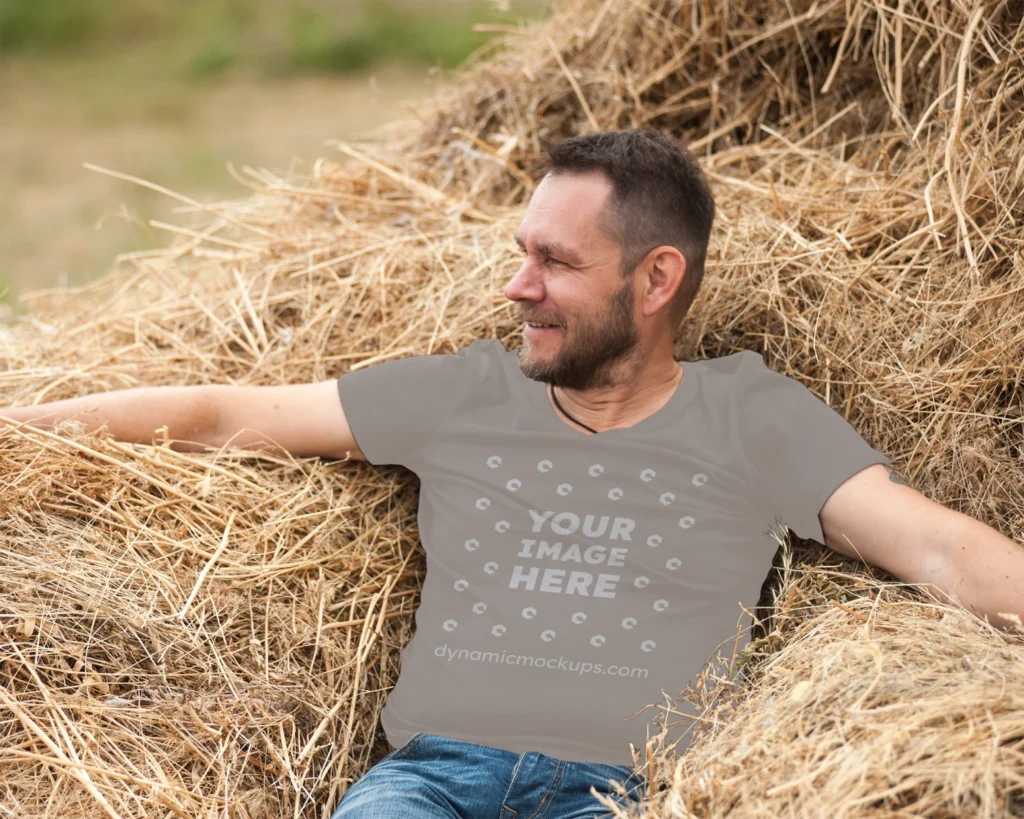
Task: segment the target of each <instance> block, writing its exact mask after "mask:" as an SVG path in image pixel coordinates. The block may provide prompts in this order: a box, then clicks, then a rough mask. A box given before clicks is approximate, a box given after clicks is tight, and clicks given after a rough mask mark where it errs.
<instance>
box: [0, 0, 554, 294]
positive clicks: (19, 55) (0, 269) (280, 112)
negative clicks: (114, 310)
mask: <svg viewBox="0 0 1024 819" xmlns="http://www.w3.org/2000/svg"><path fill="white" fill-rule="evenodd" d="M544 13H545V12H544V10H543V8H542V7H541V6H540V5H539V4H537V3H518V4H517V5H516V6H515V7H514V10H513V9H512V8H510V9H508V10H506V11H501V10H499V9H498V8H496V7H495V6H494V5H493V4H484V3H481V2H457V1H456V0H448V1H447V2H444V0H442V1H441V2H433V3H430V2H427V3H423V2H405V3H402V4H400V5H394V4H387V3H382V2H368V3H363V2H355V1H354V0H349V1H348V2H341V3H337V2H331V3H327V2H308V0H306V1H305V2H287V3H274V2H254V3H244V2H237V1H236V0H207V1H206V2H201V3H200V2H191V1H190V0H180V1H179V2H171V3H164V2H153V0H76V2H66V0H3V2H0V302H3V301H6V302H7V303H8V305H9V307H8V309H10V308H11V307H15V306H16V304H17V296H18V294H19V292H21V291H23V290H25V289H27V288H50V287H59V286H64V285H74V284H78V283H81V282H84V281H87V280H89V279H92V278H94V277H96V276H97V275H100V274H102V273H105V272H106V271H108V270H109V269H110V268H111V266H112V264H113V263H114V258H115V256H116V255H117V254H119V253H126V252H132V251H137V250H145V249H149V248H154V247H160V246H162V245H163V244H165V243H166V242H167V241H168V240H169V238H170V233H169V232H168V230H167V229H163V228H158V227H154V226H153V225H151V224H150V221H151V220H157V221H161V222H165V223H166V222H170V223H174V224H185V223H187V217H182V216H181V215H180V213H178V212H177V211H178V210H179V209H180V207H181V203H179V202H174V201H172V200H171V199H170V198H168V197H167V196H165V195H163V194H160V193H157V192H156V191H153V190H150V189H147V188H144V187H142V186H140V185H137V184H134V183H132V182H127V181H124V180H120V179H115V178H113V177H111V176H109V175H104V174H102V173H100V172H98V171H94V170H89V169H87V168H85V167H83V164H84V163H90V164H92V165H96V166H99V167H102V168H106V169H109V170H111V171H116V172H119V173H122V174H127V175H129V176H134V177H138V178H141V179H144V180H146V181H149V182H152V183H154V184H156V185H161V186H164V187H166V188H170V189H172V190H174V191H176V192H178V193H181V194H184V195H187V196H189V197H191V198H194V199H197V200H199V201H205V202H210V201H220V200H221V199H225V198H234V197H239V196H243V195H245V194H246V193H247V191H246V189H244V188H243V187H241V186H239V184H238V183H237V182H236V181H235V179H234V178H233V177H232V175H231V174H230V173H229V171H228V170H227V167H226V165H227V163H228V162H229V161H230V162H231V163H232V164H233V165H234V167H235V168H236V169H240V168H242V167H244V166H246V165H249V166H253V167H256V168H259V167H266V168H267V169H269V170H271V171H273V172H275V173H282V174H286V173H289V172H294V173H299V174H301V173H302V170H303V168H308V165H309V164H311V163H312V162H313V161H314V160H315V159H316V157H317V156H320V155H330V153H331V149H330V148H328V147H326V146H325V144H324V143H325V141H326V140H328V139H341V138H346V139H348V138H353V137H358V136H359V135H362V134H364V133H366V132H368V131H371V130H372V129H373V128H374V127H376V126H377V125H379V124H381V123H383V122H388V121H392V120H394V119H396V118H400V117H402V116H406V113H405V110H404V108H403V105H402V103H403V102H404V101H405V100H412V99H418V98H421V97H424V96H429V95H431V94H432V93H434V89H435V88H436V86H437V83H438V82H439V81H441V80H442V79H443V77H444V76H445V75H446V74H447V73H448V72H450V70H451V69H453V68H454V67H455V66H457V65H458V64H459V63H460V62H462V61H463V60H465V59H466V58H467V57H468V56H469V55H470V54H472V53H473V51H474V50H475V49H477V48H480V47H481V46H483V45H484V44H485V43H486V42H487V41H488V39H489V36H490V35H489V34H486V33H478V32H474V31H473V25H474V24H475V23H485V24H486V23H491V24H500V23H510V22H514V21H516V20H521V19H524V17H525V16H527V15H528V16H531V17H537V16H542V15H543V14H544Z"/></svg>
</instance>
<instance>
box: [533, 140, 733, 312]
mask: <svg viewBox="0 0 1024 819" xmlns="http://www.w3.org/2000/svg"><path fill="white" fill-rule="evenodd" d="M545 170H546V171H547V173H550V174H552V175H557V174H562V173H587V172H590V171H599V172H600V173H602V174H604V176H605V178H607V179H608V181H609V182H610V183H611V186H612V198H611V201H610V210H611V213H610V214H609V216H610V219H609V224H608V229H609V231H610V233H611V234H612V235H613V236H614V237H615V239H616V240H617V241H618V242H619V244H620V245H621V247H622V275H623V277H625V278H627V279H628V278H629V277H630V276H632V275H633V272H634V271H635V270H636V267H637V265H639V264H640V262H642V261H643V259H644V257H645V256H646V255H647V254H648V253H650V252H651V251H652V250H653V249H654V248H656V247H658V246H660V245H670V246H671V247H674V248H676V249H677V250H678V251H679V252H680V253H681V254H682V255H683V258H684V259H686V273H685V275H684V277H683V282H682V284H681V285H680V286H679V290H678V291H677V292H676V297H675V300H674V301H673V305H672V308H673V309H672V311H671V312H670V315H672V314H676V315H678V318H679V320H681V319H682V318H683V316H685V315H686V313H687V312H689V309H690V305H691V304H692V303H693V300H694V299H695V298H696V296H697V291H698V290H699V289H700V284H701V281H702V280H703V279H704V261H705V259H706V257H707V249H708V238H709V237H710V235H711V223H712V222H713V221H714V219H715V200H714V197H713V196H712V195H711V188H710V187H709V186H708V183H707V179H705V177H704V172H703V171H702V170H701V168H700V165H698V164H697V160H696V158H694V156H693V154H692V153H690V151H689V150H687V148H686V147H684V146H683V145H680V144H677V143H675V142H671V141H669V140H668V139H666V138H665V137H663V136H661V135H660V134H656V133H653V132H649V131H640V130H630V131H603V132H601V133H595V134H585V135H583V136H577V137H571V138H570V139H566V140H564V141H562V142H559V143H557V144H555V145H552V146H550V147H549V148H548V156H547V164H546V167H545Z"/></svg>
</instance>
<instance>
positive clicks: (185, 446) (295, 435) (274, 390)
mask: <svg viewBox="0 0 1024 819" xmlns="http://www.w3.org/2000/svg"><path fill="white" fill-rule="evenodd" d="M64 420H74V421H78V422H80V423H81V424H83V425H84V427H85V428H86V430H87V431H90V432H92V431H95V430H97V429H99V428H101V427H106V428H107V430H108V431H109V432H110V434H111V435H113V437H114V438H115V439H116V440H118V441H126V442H131V443H140V444H152V443H153V442H154V441H156V442H159V441H160V440H162V439H163V437H164V433H163V431H162V428H163V427H166V428H167V433H166V434H167V438H168V439H170V440H171V441H172V444H171V445H172V447H173V448H174V449H178V450H182V451H197V450H203V449H205V448H208V447H215V448H220V447H223V446H234V447H241V448H245V449H271V450H273V449H280V450H284V451H285V452H289V453H291V454H292V455H295V456H299V457H303V456H317V455H319V456H322V457H329V458H345V457H350V458H352V459H354V460H365V456H364V455H363V453H362V452H361V451H360V449H359V447H358V446H357V445H356V443H355V438H354V436H353V435H352V431H351V429H350V428H349V425H348V421H347V419H346V418H345V413H344V410H343V409H342V406H341V399H340V398H339V396H338V389H337V380H336V379H333V378H332V379H329V380H327V381H321V382H318V383H314V384H297V385H287V386H273V387H235V386H221V385H201V386H193V387H137V388H135V389H129V390H117V391H114V392H106V393H96V394H94V395H87V396H83V397H81V398H70V399H67V400H64V401H53V402H50V403H47V404H38V405H35V406H27V407H9V408H3V407H0V435H2V434H3V432H4V427H5V426H8V427H9V426H12V425H13V424H12V422H15V423H19V422H20V423H26V424H28V425H29V426H33V427H39V428H42V429H50V428H53V427H54V426H56V425H57V424H59V423H60V422H61V421H64ZM8 434H9V433H8Z"/></svg>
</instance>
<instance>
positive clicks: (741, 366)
mask: <svg viewBox="0 0 1024 819" xmlns="http://www.w3.org/2000/svg"><path fill="white" fill-rule="evenodd" d="M694 363H695V364H700V367H701V369H703V370H704V371H705V372H711V373H715V374H717V375H731V376H736V375H741V374H743V373H746V372H749V371H753V370H755V369H758V368H763V367H764V366H765V363H764V358H763V357H762V356H761V354H760V353H755V352H754V351H753V350H740V351H739V352H738V353H730V354H729V355H721V356H718V357H717V358H704V359H701V360H700V361H699V362H694ZM684 365H685V362H684Z"/></svg>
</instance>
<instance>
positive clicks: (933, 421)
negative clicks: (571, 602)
mask: <svg viewBox="0 0 1024 819" xmlns="http://www.w3.org/2000/svg"><path fill="white" fill-rule="evenodd" d="M1022 16H1024V15H1022V5H1021V3H1020V2H1011V3H1005V2H997V0H985V1H984V2H979V1H978V0H975V2H966V0H964V2H958V3H955V4H945V3H936V4H933V3H928V2H924V0H899V1H898V2H895V3H893V4H890V5H885V4H883V3H882V2H879V1H878V0H819V2H815V3H808V2H788V3H755V2H752V0H742V2H733V3H728V4H726V3H714V4H712V3H706V2H705V3H699V2H683V3H678V2H660V1H658V0H635V1H633V2H631V1H630V0H617V1H616V0H602V1H601V2H594V0H570V2H568V3H567V4H566V5H565V6H563V7H562V8H561V9H559V10H558V11H557V12H556V14H555V16H554V18H553V19H552V20H551V21H550V22H549V23H547V24H545V25H543V26H539V27H536V28H533V29H524V30H523V31H521V32H515V33H511V34H509V35H508V36H507V37H506V38H505V45H504V47H503V48H502V49H499V50H498V51H497V52H496V53H493V54H490V55H489V56H484V57H482V58H481V60H480V61H479V62H478V63H476V64H475V65H473V66H471V67H469V68H468V69H467V70H466V71H465V72H463V74H462V75H461V76H460V77H459V79H458V82H457V84H456V85H455V86H454V87H452V88H451V89H450V90H447V91H445V92H444V93H441V94H440V95H439V96H438V98H437V99H436V100H433V101H431V102H430V103H429V104H427V105H425V106H423V107H422V108H421V109H420V110H419V111H418V116H419V118H420V124H419V125H416V126H415V127H409V126H408V125H403V126H401V127H395V128H394V129H391V130H390V131H384V132H382V133H381V135H380V136H378V137H376V138H374V139H371V140H368V141H367V142H366V143H365V144H362V145H354V146H336V147H337V148H338V150H333V149H332V150H331V152H330V156H331V158H324V159H320V160H317V162H316V163H314V164H313V165H312V166H310V167H309V168H308V172H307V173H305V175H304V176H303V177H302V178H284V177H281V176H279V175H276V174H273V173H271V172H269V171H266V170H256V169H244V176H242V175H239V176H238V178H239V181H240V183H242V184H244V185H245V186H246V187H247V188H248V189H250V192H251V195H249V196H247V197H246V198H244V199H241V200H239V201H236V202H227V203H215V204H212V205H203V204H200V203H197V202H193V201H191V200H186V201H185V202H184V207H183V208H182V212H183V213H189V212H191V213H194V214H195V218H194V219H193V220H192V222H191V224H190V225H189V226H188V227H173V226H165V229H167V230H169V231H173V233H174V235H173V241H172V242H171V244H170V247H169V248H167V249H164V250H160V251H146V252H139V253H134V254H125V255H124V256H123V257H120V259H119V262H118V265H117V269H116V270H115V271H113V272H112V273H111V274H110V275H108V276H107V277H105V278H104V279H102V280H100V281H98V282H95V283H94V284H92V285H89V286H87V287H85V288H82V289H81V290H80V291H77V292H74V293H71V294H67V293H42V294H36V295H35V296H33V297H31V298H30V299H28V301H27V304H26V306H27V315H26V316H25V317H24V318H22V319H20V320H18V321H17V322H16V323H13V324H12V325H11V326H9V327H7V328H3V327H0V404H23V403H33V402H40V401H47V400H55V399H59V398H64V397H70V396H75V395H82V394H86V393H89V392H94V391H100V390H110V389H119V388H124V387H130V386H136V385H142V384H147V385H161V384H204V383H237V384H272V383H284V382H291V383H298V382H307V381H310V380H313V379H320V378H327V377H330V376H332V375H335V374H337V373H340V372H343V371H347V370H349V369H352V368H355V367H360V366H367V365H372V364H373V363H375V362H378V361H382V360H386V359H389V358H393V357H397V356H404V355H409V354H415V353H425V352H453V351H454V350H456V349H458V348H460V347H461V346H463V345H464V344H466V343H467V342H469V341H470V340H472V339H473V338H477V337H482V336H492V337H497V338H501V339H502V340H503V341H505V343H506V344H508V345H509V346H510V347H511V346H516V345H517V344H518V331H519V327H518V326H517V325H516V323H515V322H514V321H513V314H512V310H511V309H510V308H511V306H512V305H511V303H509V302H507V300H506V299H505V298H504V296H503V294H502V289H503V287H504V284H505V283H506V282H507V281H508V279H509V277H510V276H511V275H512V273H513V272H514V271H515V269H516V266H517V264H518V259H517V251H516V248H515V246H514V243H513V242H512V233H513V231H514V229H515V227H516V226H517V224H518V219H519V217H520V215H521V212H522V207H523V205H524V203H525V201H526V200H527V198H528V196H529V193H530V190H531V188H532V185H533V182H532V180H533V179H534V178H535V172H536V170H537V168H538V164H539V162H540V159H541V156H542V149H543V146H544V144H545V143H546V142H548V141H549V140H553V139H558V138H561V137H563V136H568V135H571V134H575V133H581V132H586V131H588V130H592V129H593V128H595V127H600V128H616V127H629V126H645V127H651V128H657V129H661V130H663V131H665V132H667V133H670V134H674V135H675V136H677V137H683V138H686V139H687V140H688V141H689V142H690V145H691V146H692V147H693V148H694V149H695V150H696V151H697V152H698V153H699V154H700V155H701V157H702V159H703V162H704V165H705V167H706V168H707V170H708V172H709V175H710V178H711V181H712V183H713V185H714V187H715V191H716V197H717V200H718V203H719V214H720V217H719V221H718V223H717V227H716V231H715V235H714V237H713V244H712V248H711V251H710V254H709V275H708V277H707V279H706V281H705V282H704V286H703V289H702V291H701V293H700V295H699V296H698V299H697V301H696V302H695V304H694V307H693V309H692V310H691V313H690V315H689V316H688V317H687V319H686V321H685V322H684V325H683V328H682V330H681V333H680V337H679V340H678V344H677V349H676V354H677V357H679V358H682V359H693V358H701V357H715V356H719V355H726V354H729V353H732V352H735V351H737V350H739V349H744V348H749V349H755V350H758V351H761V352H763V353H764V355H765V358H766V360H767V361H768V362H769V363H770V364H771V365H772V366H774V367H775V368H777V369H779V370H780V371H783V372H786V373H787V374H790V375H792V376H794V377H795V378H798V379H799V380H800V381H802V382H803V383H805V384H807V385H808V386H809V387H811V388H812V389H813V390H814V391H815V392H817V393H818V394H819V395H820V396H822V397H823V398H824V399H825V400H827V401H828V402H829V403H830V404H831V405H832V406H833V407H835V408H836V409H837V410H838V411H840V412H842V413H843V414H844V415H845V416H846V417H848V418H849V419H850V421H851V422H852V423H853V424H854V425H855V426H856V427H857V428H858V430H860V431H861V433H862V434H863V435H864V436H865V437H866V438H867V439H868V440H869V441H870V442H871V443H872V445H873V446H875V447H876V448H878V449H880V450H882V451H884V452H886V453H887V454H889V455H890V456H891V458H892V461H893V463H894V465H895V466H897V467H898V469H899V470H900V472H901V474H903V475H904V476H906V477H907V479H908V480H909V481H910V482H911V484H912V485H914V486H915V487H916V488H918V489H920V490H921V491H923V492H924V493H925V494H927V495H929V496H930V497H932V498H934V499H936V500H938V501H940V502H942V503H944V504H946V505H948V506H950V507H952V508H955V509H958V510H959V511H962V512H964V513H966V514H969V515H971V516H973V517H977V518H980V519H982V520H984V521H986V522H988V523H989V524H991V525H993V526H995V527H996V528H998V529H1000V530H1001V531H1002V532H1003V533H1004V534H1006V535H1007V536H1009V537H1011V538H1013V539H1015V540H1017V541H1024V392H1022V389H1021V383H1022V380H1024V379H1022V372H1024V331H1022V329H1021V327H1022V323H1021V317H1022V315H1024V276H1022V274H1024V246H1022V244H1024V240H1022V231H1021V227H1020V226H1021V224H1022V221H1024V204H1022V203H1024V159H1022V157H1024V150H1022V147H1024V117H1022V116H1021V114H1020V112H1021V110H1022V107H1024V58H1022V53H1024V24H1022V22H1021V20H1022ZM140 182H141V180H140ZM143 184H151V183H145V182H143ZM168 193H170V192H168ZM172 195H174V196H176V197H179V198H183V197H181V196H180V194H172ZM155 438H156V440H157V442H158V443H159V436H158V435H157V436H155ZM0 476H2V479H3V481H4V486H3V493H2V497H0V513H2V516H0V532H2V537H3V552H2V559H0V611H2V612H3V614H4V616H3V618H2V620H0V623H2V628H3V630H4V632H3V638H4V639H3V644H2V648H0V658H2V665H0V674H2V680H3V682H2V687H0V698H2V702H0V714H2V722H0V766H2V768H0V771H2V776H0V782H2V783H3V785H2V788H0V806H2V807H3V808H4V809H5V811H6V812H8V813H10V814H11V815H19V816H46V817H50V816H60V817H85V816H90V817H91V816H110V817H114V816H117V817H129V816H132V817H134V816H188V817H197V816H203V817H206V816H209V817H214V816H217V817H221V816H232V817H252V819H255V817H282V816H293V817H299V816H310V817H312V816H317V817H326V816H328V815H329V813H330V811H331V809H333V807H334V806H335V805H336V803H337V801H338V799H339V798H340V796H341V794H342V793H343V792H344V790H345V788H346V787H347V786H348V785H349V784H350V783H351V782H352V781H354V780H355V779H357V778H358V777H359V776H360V775H361V774H362V773H363V772H364V771H365V770H366V768H367V767H368V766H369V765H371V764H372V763H373V762H375V761H376V760H377V759H379V758H380V756H381V755H382V754H383V753H384V752H385V751H386V746H385V744H384V741H383V737H382V735H381V734H380V732H379V729H378V727H377V716H378V713H379V710H380V707H381V706H382V704H383V701H384V698H385V695H386V692H387V691H388V690H389V689H390V687H391V685H392V684H393V683H394V681H395V677H396V670H397V659H398V653H399V651H400V648H401V646H402V645H404V644H405V643H406V642H407V641H408V639H409V637H410V636H411V628H412V625H413V621H412V616H411V613H412V611H413V610H414V608H415V606H416V604H417V603H418V594H419V587H420V583H421V581H422V574H423V567H424V563H423V560H422V553H421V551H420V550H419V549H417V548H416V544H417V540H416V536H415V535H416V531H415V511H416V491H415V490H416V481H415V477H414V476H412V475H410V474H409V473H406V472H404V471H402V470H399V469H378V468H374V467H371V466H368V465H366V464H360V463H345V462H321V461H317V460H293V459H289V458H285V457H283V456H271V455H267V454H258V453H244V452H238V451H223V452H219V453H214V454H187V453H180V452H175V451H172V450H171V449H170V448H169V447H167V446H163V445H160V446H157V447H141V446H130V445H123V444H118V443H115V442H113V441H111V440H109V439H106V438H103V437H102V436H86V435H83V434H81V432H76V431H75V430H74V428H73V427H68V428H65V429H63V430H61V431H60V434H53V433H46V432H40V431H33V430H30V429H24V430H22V431H19V432H17V433H15V434H14V436H13V437H12V438H10V439H7V440H5V441H4V443H3V448H2V449H0ZM805 557H807V558H808V559H806V560H805V562H804V563H803V564H801V565H802V566H803V567H804V568H800V569H798V570H793V571H792V572H790V573H789V576H788V577H787V578H786V582H785V583H783V585H782V587H781V591H780V602H779V606H778V614H777V615H776V617H775V619H774V621H773V624H772V625H771V626H770V627H769V629H768V636H766V637H765V638H764V639H761V640H758V641H756V642H755V643H752V650H751V652H750V654H749V655H746V656H744V657H743V658H741V660H742V662H743V663H745V664H746V665H745V666H744V667H745V668H746V669H747V672H748V675H747V676H749V683H748V684H746V685H740V684H739V683H738V681H737V680H736V679H729V678H728V677H727V676H725V675H722V676H721V677H720V678H715V677H711V676H709V677H705V678H702V679H701V680H697V681H692V682H694V686H693V687H692V688H690V689H689V690H688V691H687V692H685V696H686V697H688V698H692V699H693V700H694V701H696V702H697V703H698V704H699V705H700V706H701V708H702V709H703V713H702V719H703V721H702V722H701V723H700V725H701V730H700V731H698V732H696V735H695V738H694V742H693V744H692V746H691V748H690V749H689V751H688V752H687V754H686V755H685V756H683V757H682V758H678V759H677V758H676V757H675V756H674V755H673V753H672V751H671V749H657V748H654V747H652V748H651V749H649V755H648V759H647V761H646V765H647V766H648V767H647V770H648V773H649V775H650V776H651V777H652V778H653V781H654V783H655V786H656V787H655V789H654V790H655V793H654V798H653V799H652V802H651V804H650V805H649V806H647V807H646V808H645V810H647V812H648V813H647V814H646V815H652V816H655V815H657V816H677V817H678V816H688V815H694V816H717V815H724V814H726V813H728V814H729V815H732V816H744V817H755V816H756V817H760V816H765V817H767V816H773V817H775V816H803V815H807V816H820V815H825V814H827V815H833V816H836V817H853V816H867V815H871V816H923V815H926V816H931V817H953V816H967V815H970V816H984V817H998V816H1005V815H1007V814H1010V815H1024V727H1022V722H1024V693H1022V692H1024V683H1022V682H1021V680H1022V679H1024V677H1022V671H1024V668H1022V665H1021V663H1022V660H1021V657H1022V655H1024V652H1022V651H1021V649H1022V647H1024V640H1022V638H1020V637H1019V636H1014V635H1008V634H1004V633H1000V632H997V631H995V630H993V629H992V628H990V627H988V626H986V624H984V623H983V622H981V621H980V620H978V619H977V618H973V617H972V616H970V615H968V614H966V613H965V612H963V611H962V610H960V609H958V608H956V607H951V606H940V605H939V604H937V603H936V602H934V601H929V600H927V599H926V598H923V597H922V596H921V595H919V594H914V593H913V592H911V591H909V590H906V589H903V588H897V587H896V586H894V585H892V584H891V583H890V584H889V585H884V586H883V585H880V584H881V581H878V580H873V579H872V578H873V577H875V576H881V574H882V573H880V572H877V571H871V570H868V569H865V568H863V567H860V568H858V567H856V566H853V565H852V564H849V563H846V562H843V563H841V564H840V565H839V567H838V568H831V569H829V568H828V567H827V566H825V565H824V564H823V563H822V561H823V560H824V559H825V558H827V557H828V555H827V553H824V552H821V553H817V557H815V553H812V554H811V555H810V556H805ZM832 557H833V558H834V555H832ZM831 601H835V603H833V602H831ZM836 604H839V605H836ZM724 637H725V635H723V639H724ZM728 664H729V665H732V663H728ZM736 665H739V663H736ZM734 670H735V669H734ZM687 682H688V681H686V680H680V681H679V689H680V690H681V691H682V689H684V687H686V686H687ZM668 693H669V694H672V693H673V692H668ZM655 705H658V704H655ZM641 761H643V760H641ZM661 786H664V787H665V789H664V790H661V791H658V790H657V788H658V787H661Z"/></svg>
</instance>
